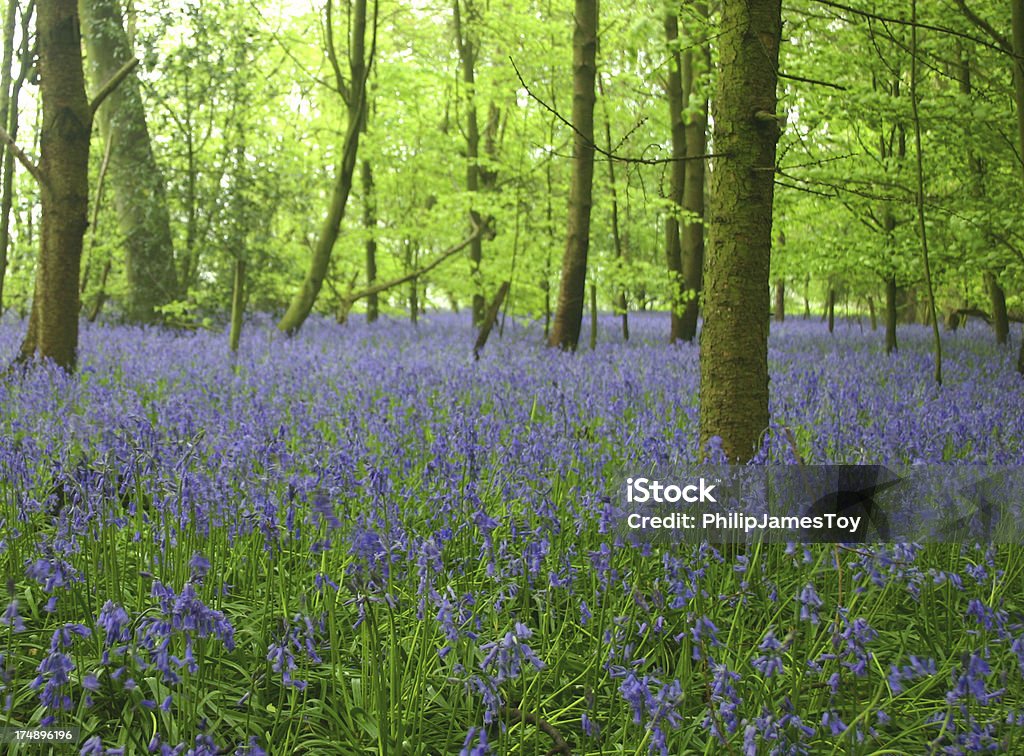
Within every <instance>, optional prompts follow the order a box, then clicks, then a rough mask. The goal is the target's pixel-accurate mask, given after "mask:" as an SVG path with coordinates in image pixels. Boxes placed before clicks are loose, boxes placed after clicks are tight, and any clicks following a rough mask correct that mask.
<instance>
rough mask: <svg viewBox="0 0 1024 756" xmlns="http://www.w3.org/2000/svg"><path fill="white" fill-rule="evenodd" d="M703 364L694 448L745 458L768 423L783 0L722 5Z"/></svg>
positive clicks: (746, 0) (730, 0) (729, 0)
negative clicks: (715, 446)
mask: <svg viewBox="0 0 1024 756" xmlns="http://www.w3.org/2000/svg"><path fill="white" fill-rule="evenodd" d="M720 28H721V30H722V31H721V37H720V38H719V44H720V50H721V61H722V65H721V69H720V73H719V77H718V90H717V96H716V97H715V99H714V111H715V112H714V124H715V132H714V143H715V152H716V153H719V154H721V155H723V156H724V157H721V158H717V159H716V161H715V164H714V166H713V168H714V170H713V171H712V173H711V176H712V179H711V183H712V189H711V192H712V193H711V197H712V215H711V229H710V235H709V244H708V260H707V266H706V269H705V281H704V283H705V292H704V328H703V329H702V331H701V338H700V343H701V358H700V399H701V402H700V446H701V449H702V450H706V449H707V448H708V445H709V443H710V442H711V440H712V439H713V438H715V437H717V438H719V439H720V440H721V447H722V451H723V452H724V454H725V456H726V458H727V459H728V460H730V461H740V462H742V461H746V460H748V459H750V457H751V456H752V455H753V454H754V453H755V452H756V451H757V447H758V445H759V443H760V439H761V434H762V433H763V431H764V430H765V429H766V428H767V427H768V308H769V302H768V299H769V296H768V290H769V284H768V274H769V270H770V263H771V245H772V200H773V197H774V179H773V177H774V169H775V149H776V144H777V143H778V140H779V135H780V127H779V119H778V117H777V114H776V112H775V109H776V107H777V104H778V102H777V95H776V86H777V70H778V62H779V45H780V42H781V33H782V2H781V0H724V1H723V3H722V18H721V23H720Z"/></svg>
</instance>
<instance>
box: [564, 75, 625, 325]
mask: <svg viewBox="0 0 1024 756" xmlns="http://www.w3.org/2000/svg"><path fill="white" fill-rule="evenodd" d="M602 81H603V80H602V78H601V76H600V75H599V76H598V77H597V88H598V91H599V92H600V94H601V106H602V109H603V110H604V144H605V149H607V150H608V152H611V151H612V150H613V149H614V148H615V145H614V144H612V127H611V119H610V118H609V117H608V101H607V100H606V99H605V96H604V84H603V83H602ZM549 164H550V161H549ZM608 188H609V191H610V192H611V201H612V244H614V246H615V259H616V260H617V261H618V262H619V264H620V265H625V264H626V263H627V262H628V260H627V259H626V257H625V249H624V248H623V246H622V234H621V233H620V231H619V192H618V188H617V187H616V186H615V161H614V160H609V161H608ZM615 311H616V312H617V313H619V315H620V317H621V318H622V340H623V341H629V307H628V304H627V302H626V288H625V287H622V289H620V290H619V293H618V295H616V297H615Z"/></svg>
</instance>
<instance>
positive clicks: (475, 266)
mask: <svg viewBox="0 0 1024 756" xmlns="http://www.w3.org/2000/svg"><path fill="white" fill-rule="evenodd" d="M464 2H465V3H466V11H467V15H469V16H472V15H473V13H474V12H475V11H474V8H473V7H472V3H469V2H467V0H455V3H454V5H453V11H454V17H455V38H456V39H455V41H456V44H457V46H458V48H459V64H460V67H461V69H462V82H463V84H464V85H465V87H466V91H465V93H464V96H465V98H466V191H467V192H469V193H470V195H473V194H476V193H477V192H478V191H480V124H479V120H478V118H477V110H476V54H477V50H476V45H475V44H474V42H473V39H472V38H471V36H470V32H469V30H467V29H466V28H465V26H466V24H464V23H463V21H462V4H463V3H464ZM470 201H471V202H472V199H471V200H470ZM469 217H470V221H471V222H472V225H473V227H474V228H479V227H480V224H481V218H480V213H478V212H477V211H476V210H475V209H473V208H470V210H469ZM482 260H483V239H482V238H481V236H480V235H477V237H476V238H475V239H473V243H472V245H470V248H469V261H470V273H471V275H472V279H473V286H474V291H473V325H474V326H477V327H479V326H480V325H481V323H482V322H483V318H484V305H485V302H484V294H483V290H482V285H483V284H482V281H481V280H480V263H481V261H482Z"/></svg>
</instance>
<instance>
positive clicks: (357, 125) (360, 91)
mask: <svg viewBox="0 0 1024 756" xmlns="http://www.w3.org/2000/svg"><path fill="white" fill-rule="evenodd" d="M327 7H328V9H329V8H330V7H331V6H330V3H328V6H327ZM328 23H330V18H328ZM367 26H369V27H370V28H369V31H370V36H371V40H372V41H371V44H370V49H369V50H367V49H366V34H367ZM376 35H377V3H376V0H374V4H373V18H372V20H370V21H369V23H368V21H367V0H354V3H353V8H352V18H351V35H350V41H349V53H348V57H349V81H348V92H347V96H346V103H345V105H346V110H347V114H348V126H347V128H346V131H345V142H344V144H343V146H342V150H341V159H340V162H339V164H338V170H337V174H336V176H335V181H334V190H333V191H332V193H331V202H330V205H329V206H328V208H327V215H326V216H325V217H324V221H323V225H322V226H321V228H320V235H319V236H318V237H317V241H316V246H315V247H314V248H313V259H312V260H311V261H310V266H309V271H308V272H307V273H306V277H305V279H304V280H303V282H302V285H301V286H300V287H299V290H298V291H297V292H296V293H295V296H294V297H293V298H292V301H291V304H290V305H289V306H288V310H287V311H286V312H285V314H284V317H282V318H281V322H280V323H278V324H277V327H278V328H279V329H280V330H282V331H284V332H285V333H288V334H293V333H295V332H297V331H298V330H299V328H301V327H302V324H303V323H305V322H306V318H308V317H309V313H310V312H312V311H313V305H314V304H315V303H316V298H317V297H318V296H319V295H320V289H321V287H322V286H323V283H324V277H325V276H326V275H327V268H328V266H329V265H330V262H331V253H332V252H333V251H334V243H335V242H336V241H337V240H338V235H339V234H340V233H341V221H342V220H343V219H344V217H345V207H346V205H347V204H348V196H349V194H350V193H351V191H352V180H353V176H354V174H355V168H356V155H357V153H358V151H359V135H360V133H361V132H362V127H363V114H364V112H365V109H366V80H367V78H368V77H369V75H370V67H371V66H372V65H373V55H374V50H375V47H376ZM332 54H333V52H332Z"/></svg>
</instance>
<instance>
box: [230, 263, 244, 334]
mask: <svg viewBox="0 0 1024 756" xmlns="http://www.w3.org/2000/svg"><path fill="white" fill-rule="evenodd" d="M244 314H245V260H244V259H242V258H241V257H239V258H238V259H237V260H235V285H234V288H233V289H232V291H231V336H230V338H229V344H230V347H231V351H232V352H237V351H238V342H239V341H240V340H241V338H242V316H243V315H244Z"/></svg>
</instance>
